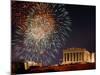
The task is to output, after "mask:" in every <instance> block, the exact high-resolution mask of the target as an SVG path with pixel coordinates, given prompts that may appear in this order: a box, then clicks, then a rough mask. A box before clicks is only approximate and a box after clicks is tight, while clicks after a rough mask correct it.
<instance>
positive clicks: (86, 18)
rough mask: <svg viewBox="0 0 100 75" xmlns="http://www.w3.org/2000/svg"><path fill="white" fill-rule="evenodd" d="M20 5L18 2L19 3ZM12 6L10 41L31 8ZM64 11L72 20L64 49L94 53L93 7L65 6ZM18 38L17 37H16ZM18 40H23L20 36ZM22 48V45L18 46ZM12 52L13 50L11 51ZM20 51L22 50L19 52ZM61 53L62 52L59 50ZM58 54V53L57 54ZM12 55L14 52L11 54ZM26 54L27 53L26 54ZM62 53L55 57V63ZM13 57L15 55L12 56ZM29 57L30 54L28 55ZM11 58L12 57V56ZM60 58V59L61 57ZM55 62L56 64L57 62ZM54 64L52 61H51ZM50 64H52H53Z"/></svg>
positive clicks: (14, 4)
mask: <svg viewBox="0 0 100 75" xmlns="http://www.w3.org/2000/svg"><path fill="white" fill-rule="evenodd" d="M19 3H20V2H19ZM19 3H18V4H17V3H16V2H15V3H14V2H13V4H12V13H13V14H12V39H15V38H14V34H15V31H16V30H17V28H16V25H20V26H21V25H24V20H25V19H26V16H27V13H28V11H27V10H28V9H29V8H30V7H32V4H31V3H30V4H27V3H26V5H24V4H23V3H20V4H19ZM65 8H66V10H67V11H68V12H69V16H70V19H71V20H72V25H71V29H72V31H71V33H70V37H69V38H68V39H67V42H66V45H65V46H64V48H65V49H66V48H86V49H87V50H89V51H91V52H95V51H96V48H95V41H96V38H95V35H96V34H95V33H96V32H95V31H96V30H95V29H96V23H95V16H96V15H95V6H83V5H68V4H66V5H65ZM17 38H18V37H17ZM18 39H21V40H23V38H22V36H21V38H20V37H19V38H18ZM19 45H20V46H22V44H19ZM12 51H13V50H12ZM21 51H22V50H21ZM60 51H61V52H63V50H60ZM59 53H60V52H59ZM12 54H14V52H12ZM27 54H28V53H27ZM62 54H63V53H60V54H59V56H57V58H56V59H57V61H58V59H59V57H61V56H62ZM14 55H15V54H14ZM29 55H30V54H29ZM33 55H34V54H33ZM12 56H13V55H12ZM61 58H62V57H61ZM55 61H56V60H55ZM57 61H56V62H57ZM53 62H54V61H53ZM53 62H52V63H53Z"/></svg>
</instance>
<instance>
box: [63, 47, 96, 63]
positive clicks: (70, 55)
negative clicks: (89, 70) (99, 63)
mask: <svg viewBox="0 0 100 75" xmlns="http://www.w3.org/2000/svg"><path fill="white" fill-rule="evenodd" d="M93 62H95V55H94V53H90V52H89V51H88V50H86V49H85V48H68V49H65V50H64V51H63V62H62V64H70V63H93Z"/></svg>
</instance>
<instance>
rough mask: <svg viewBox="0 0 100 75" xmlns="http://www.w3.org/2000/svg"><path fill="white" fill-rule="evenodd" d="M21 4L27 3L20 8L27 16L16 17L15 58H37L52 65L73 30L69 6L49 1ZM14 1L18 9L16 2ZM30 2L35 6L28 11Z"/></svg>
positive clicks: (14, 33)
mask: <svg viewBox="0 0 100 75" xmlns="http://www.w3.org/2000/svg"><path fill="white" fill-rule="evenodd" d="M18 4H19V5H21V6H22V5H24V7H23V8H22V9H23V10H22V9H20V11H22V12H20V13H24V16H22V15H21V16H22V17H21V16H20V17H19V18H18V20H17V21H13V20H12V22H13V24H14V25H15V26H13V27H15V31H14V32H13V36H12V55H13V61H15V59H16V60H17V61H20V60H24V61H35V62H37V63H42V64H43V65H45V66H47V65H51V64H52V63H53V62H54V61H57V57H58V55H59V53H60V50H61V49H63V46H64V45H65V44H66V40H67V38H68V37H69V32H70V31H71V29H70V25H71V21H70V19H69V16H68V12H67V11H66V9H65V6H64V5H59V4H47V3H21V4H20V3H18ZM12 5H13V6H12V7H13V9H14V8H15V7H16V6H15V3H13V4H12ZM29 5H31V7H30V8H29V9H28V10H27V12H26V11H25V8H28V6H29ZM25 12H26V13H25ZM15 13H16V12H14V13H13V14H15ZM20 13H19V14H20ZM14 18H15V17H14ZM16 22H18V23H16Z"/></svg>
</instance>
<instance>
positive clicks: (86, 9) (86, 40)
mask: <svg viewBox="0 0 100 75" xmlns="http://www.w3.org/2000/svg"><path fill="white" fill-rule="evenodd" d="M66 9H67V10H68V12H69V15H70V18H71V20H72V32H71V34H70V38H69V39H68V41H67V46H66V47H67V48H72V47H73V48H86V49H87V50H89V51H93V52H95V50H96V49H95V41H96V39H95V35H96V34H95V28H96V24H95V6H82V5H66ZM66 47H65V48H66Z"/></svg>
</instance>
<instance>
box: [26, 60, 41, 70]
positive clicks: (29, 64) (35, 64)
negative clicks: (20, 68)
mask: <svg viewBox="0 0 100 75" xmlns="http://www.w3.org/2000/svg"><path fill="white" fill-rule="evenodd" d="M31 66H42V64H40V63H36V62H34V61H27V62H25V63H24V67H25V70H27V69H29V68H30V67H31Z"/></svg>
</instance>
